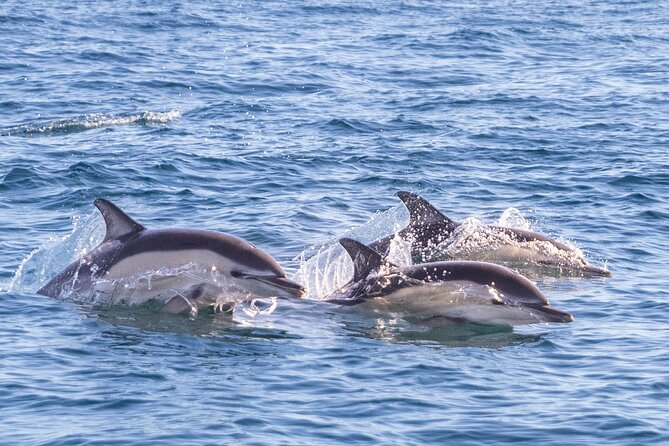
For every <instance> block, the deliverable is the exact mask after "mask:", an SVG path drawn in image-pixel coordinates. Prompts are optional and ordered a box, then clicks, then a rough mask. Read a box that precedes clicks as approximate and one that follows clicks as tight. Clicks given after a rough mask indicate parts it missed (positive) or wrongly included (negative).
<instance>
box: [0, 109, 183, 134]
mask: <svg viewBox="0 0 669 446" xmlns="http://www.w3.org/2000/svg"><path fill="white" fill-rule="evenodd" d="M179 116H181V112H180V111H178V110H171V111H168V112H152V111H145V112H142V113H135V114H131V115H112V114H107V113H93V114H86V115H80V116H76V117H73V118H68V119H60V120H57V121H51V122H45V123H43V124H37V125H35V124H26V125H19V126H13V127H6V128H4V129H2V130H0V135H2V136H12V135H19V136H32V135H33V134H50V133H73V132H81V131H84V130H90V129H97V128H101V127H114V126H121V125H131V124H140V125H152V124H165V123H167V122H169V121H172V120H174V119H177V118H178V117H179Z"/></svg>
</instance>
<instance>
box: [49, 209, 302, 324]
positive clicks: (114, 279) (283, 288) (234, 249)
mask: <svg viewBox="0 0 669 446" xmlns="http://www.w3.org/2000/svg"><path fill="white" fill-rule="evenodd" d="M94 204H95V207H97V208H98V210H99V211H100V213H101V214H102V217H103V219H104V221H105V225H106V233H105V237H104V240H103V241H102V242H101V243H100V244H99V245H98V246H97V247H95V248H93V249H92V250H91V251H90V252H88V253H87V254H85V255H84V256H83V257H82V258H81V259H79V260H77V261H75V262H74V263H72V264H71V265H69V266H68V267H67V268H65V270H63V271H62V272H61V273H60V274H58V275H57V276H56V277H54V278H53V279H52V280H51V281H49V282H48V283H47V284H46V285H44V286H43V287H42V288H40V289H39V290H38V291H37V293H38V294H42V295H44V296H49V297H64V296H69V295H70V294H71V293H78V294H79V295H87V294H91V293H102V294H108V295H114V294H121V295H128V296H132V297H133V298H134V301H135V302H137V294H138V293H139V294H140V302H139V303H141V302H143V301H147V300H150V299H154V300H158V301H162V302H165V306H164V311H166V312H169V313H181V312H183V311H184V310H187V309H188V310H191V311H196V310H197V309H198V308H202V307H213V308H214V309H217V310H230V309H231V303H230V302H229V301H227V302H225V305H224V304H222V303H221V302H222V301H221V297H222V296H221V294H229V293H231V292H232V291H233V290H234V291H235V292H236V293H237V294H239V295H241V296H243V297H248V296H249V295H253V296H257V297H300V296H302V295H303V294H304V288H303V287H302V286H301V285H299V284H298V283H296V282H293V281H291V280H289V279H287V278H286V275H285V273H284V271H283V270H282V269H281V266H279V264H278V263H277V262H276V260H274V259H273V258H272V257H271V256H270V255H269V254H267V253H266V252H264V251H262V250H261V249H259V248H257V247H255V246H254V245H252V244H251V243H249V242H247V241H245V240H242V239H240V238H237V237H234V236H232V235H228V234H224V233H221V232H215V231H208V230H201V229H146V228H145V227H144V226H142V225H141V224H139V223H137V222H136V221H135V220H133V219H132V218H131V217H130V216H128V215H127V214H126V213H124V212H123V211H122V210H121V209H119V208H118V207H117V206H116V205H115V204H113V203H111V202H110V201H107V200H105V199H102V198H99V199H97V200H95V202H94ZM194 271H198V272H199V273H198V274H194ZM138 277H143V278H144V279H145V280H137V278H138ZM212 277H213V278H214V279H221V280H212ZM128 281H130V282H131V283H132V284H133V288H139V289H133V290H130V291H128V290H127V287H128V285H127V284H128ZM221 282H225V285H226V286H224V287H223V286H219V284H220V283H221ZM124 293H125V294H124ZM233 294H235V293H231V295H233ZM228 297H229V296H228ZM116 301H118V299H116V300H115V302H116Z"/></svg>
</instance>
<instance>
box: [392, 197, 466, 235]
mask: <svg viewBox="0 0 669 446" xmlns="http://www.w3.org/2000/svg"><path fill="white" fill-rule="evenodd" d="M395 195H397V197H398V198H399V199H400V200H402V203H404V206H406V208H407V210H408V211H409V227H410V228H416V227H423V226H429V225H433V224H439V223H441V224H444V225H447V226H448V227H449V228H451V229H452V228H454V227H455V226H457V223H455V222H454V221H453V220H451V219H450V218H448V217H447V216H445V215H444V214H442V213H441V212H439V209H437V208H435V207H434V206H432V204H431V203H430V202H429V201H427V200H426V199H424V198H423V197H421V196H420V195H417V194H414V193H412V192H406V191H399V192H397V193H396V194H395Z"/></svg>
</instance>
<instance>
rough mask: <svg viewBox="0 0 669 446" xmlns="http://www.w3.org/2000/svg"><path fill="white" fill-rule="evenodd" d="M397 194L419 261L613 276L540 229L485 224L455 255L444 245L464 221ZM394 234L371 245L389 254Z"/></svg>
mask: <svg viewBox="0 0 669 446" xmlns="http://www.w3.org/2000/svg"><path fill="white" fill-rule="evenodd" d="M396 195H397V196H398V197H399V198H400V200H402V202H403V203H404V205H405V206H406V208H407V210H408V211H409V224H408V225H407V227H406V228H404V229H402V230H401V231H400V232H399V233H398V234H397V236H399V238H400V239H402V240H406V241H409V242H410V243H411V254H412V258H413V259H414V260H415V261H418V262H425V261H431V260H484V261H491V262H508V263H509V264H514V265H521V264H526V263H528V262H529V263H533V264H536V265H547V266H552V267H557V268H563V269H566V270H568V271H578V272H581V273H586V274H591V275H599V276H607V277H608V276H610V275H611V273H610V272H609V271H608V270H607V269H604V268H599V267H596V266H592V265H590V264H588V262H587V261H586V260H585V259H584V258H583V256H582V255H581V254H580V253H579V252H578V251H577V250H575V249H574V248H572V247H570V246H567V245H565V244H564V243H560V242H558V241H555V240H553V239H551V238H549V237H546V236H545V235H543V234H539V233H537V232H533V231H526V230H523V229H515V228H508V227H503V226H495V225H485V226H483V229H484V230H485V232H486V234H484V235H483V239H482V240H480V242H479V243H477V244H475V246H474V247H473V248H471V249H467V250H464V251H459V252H457V254H456V257H452V254H451V253H452V251H449V250H448V249H444V247H446V248H448V247H449V244H450V243H452V241H453V240H454V234H455V233H456V230H457V229H458V228H460V227H461V225H462V223H459V222H456V221H453V220H451V219H450V218H448V217H447V216H445V215H444V214H442V213H441V212H440V211H439V210H438V209H437V208H435V207H434V206H433V205H432V204H431V203H429V202H428V201H427V200H425V199H424V198H422V197H420V196H418V195H416V194H414V193H411V192H405V191H400V192H397V193H396ZM394 237H395V235H391V236H388V237H385V238H382V239H380V240H377V241H375V242H374V243H372V244H370V245H369V246H370V247H371V248H372V249H374V250H376V251H378V252H381V253H384V254H387V253H388V252H389V250H390V243H391V241H392V240H393V238H394Z"/></svg>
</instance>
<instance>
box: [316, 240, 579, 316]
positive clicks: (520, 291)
mask: <svg viewBox="0 0 669 446" xmlns="http://www.w3.org/2000/svg"><path fill="white" fill-rule="evenodd" d="M339 243H340V244H341V245H342V246H343V247H344V249H345V250H346V252H347V253H348V254H349V256H350V257H351V259H352V260H353V269H354V272H353V278H352V279H351V280H350V281H349V282H348V283H346V284H345V285H344V286H342V287H341V288H340V289H339V290H338V291H335V292H334V293H333V294H331V295H330V296H327V297H326V301H327V302H330V303H335V304H340V305H363V306H365V307H369V308H372V309H376V310H385V311H388V312H393V313H402V314H404V315H407V316H410V317H414V318H415V317H417V318H423V319H426V320H427V319H431V318H435V317H436V318H440V317H441V318H446V319H448V320H455V321H464V322H473V323H477V324H485V325H505V326H514V325H524V324H534V323H538V322H559V323H567V322H571V321H573V320H574V318H573V316H572V315H571V314H569V313H565V312H563V311H560V310H558V309H556V308H553V307H551V306H550V305H549V302H548V300H547V299H546V297H545V296H544V295H543V294H542V292H541V291H540V290H539V289H538V288H537V287H536V285H534V284H533V283H532V282H531V281H530V280H528V279H526V278H525V277H523V276H521V275H520V274H517V273H515V272H514V271H512V270H510V269H509V268H506V267H504V266H501V265H495V264H492V263H485V262H473V261H443V262H432V263H423V264H417V265H413V266H404V267H400V266H396V265H393V264H392V263H390V262H389V261H388V260H387V259H386V258H384V257H383V256H382V255H381V254H379V253H377V252H376V251H374V250H373V249H371V248H369V247H368V246H365V245H363V244H362V243H360V242H357V241H355V240H353V239H350V238H342V239H341V240H339Z"/></svg>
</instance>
